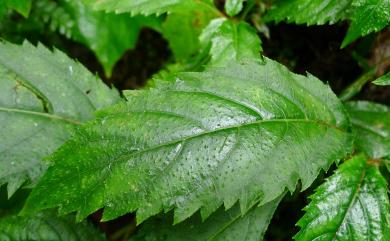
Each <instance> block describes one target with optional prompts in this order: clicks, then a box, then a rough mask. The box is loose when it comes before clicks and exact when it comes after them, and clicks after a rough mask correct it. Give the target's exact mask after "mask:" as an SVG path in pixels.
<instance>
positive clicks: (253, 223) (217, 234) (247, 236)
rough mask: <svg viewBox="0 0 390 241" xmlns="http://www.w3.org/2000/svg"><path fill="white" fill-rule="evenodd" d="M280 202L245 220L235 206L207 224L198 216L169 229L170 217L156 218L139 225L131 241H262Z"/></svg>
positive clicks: (255, 211)
mask: <svg viewBox="0 0 390 241" xmlns="http://www.w3.org/2000/svg"><path fill="white" fill-rule="evenodd" d="M280 200H281V198H277V199H276V200H274V201H271V202H269V203H267V204H265V205H263V206H261V207H259V206H255V207H253V208H251V209H250V210H249V211H248V213H246V214H245V215H244V216H242V215H241V212H240V207H239V206H238V205H235V206H234V207H233V208H231V209H230V210H228V211H225V210H224V209H223V208H222V207H221V208H219V209H218V210H217V211H216V212H215V213H214V214H213V215H211V216H210V217H209V218H208V219H207V220H206V221H203V220H202V218H201V217H200V215H197V214H196V215H194V216H193V217H191V218H190V219H188V220H186V221H184V222H182V223H180V224H177V225H174V226H172V225H171V223H172V217H171V216H167V215H165V216H162V217H155V218H153V219H151V220H149V221H146V222H145V223H144V224H142V226H141V228H140V230H139V231H138V233H137V234H136V235H135V236H134V237H133V238H131V239H130V241H145V240H148V241H153V240H154V241H157V240H159V241H183V240H189V241H205V240H207V241H218V240H220V241H261V240H263V235H264V233H265V231H266V230H267V227H268V224H269V222H270V220H271V218H272V215H273V213H274V211H275V209H276V207H277V206H278V204H279V202H280Z"/></svg>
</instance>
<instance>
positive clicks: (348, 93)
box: [339, 68, 376, 101]
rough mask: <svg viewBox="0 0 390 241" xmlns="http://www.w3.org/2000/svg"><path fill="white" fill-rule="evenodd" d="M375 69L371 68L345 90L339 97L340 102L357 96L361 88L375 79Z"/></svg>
mask: <svg viewBox="0 0 390 241" xmlns="http://www.w3.org/2000/svg"><path fill="white" fill-rule="evenodd" d="M375 72H376V68H372V69H371V70H369V71H368V72H366V73H364V74H363V75H361V76H360V77H359V78H358V79H357V80H355V81H354V82H353V83H352V84H350V85H349V86H348V87H347V88H345V89H344V90H343V91H342V92H341V94H340V95H339V98H340V100H342V101H347V100H350V99H351V98H352V97H354V96H355V95H356V94H358V93H359V92H360V91H361V90H362V88H363V86H364V85H365V84H366V83H367V82H369V81H370V80H372V79H373V78H374V77H375Z"/></svg>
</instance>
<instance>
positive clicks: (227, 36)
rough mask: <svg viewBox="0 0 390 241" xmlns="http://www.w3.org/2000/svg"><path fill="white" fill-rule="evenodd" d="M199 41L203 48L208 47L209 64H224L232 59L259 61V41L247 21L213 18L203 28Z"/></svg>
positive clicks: (244, 61) (237, 60)
mask: <svg viewBox="0 0 390 241" xmlns="http://www.w3.org/2000/svg"><path fill="white" fill-rule="evenodd" d="M200 41H201V43H202V46H203V48H204V49H209V54H210V56H211V60H210V62H209V65H211V66H224V65H226V63H229V62H233V61H234V62H237V63H240V64H245V63H246V62H251V61H257V62H260V51H261V50H262V49H261V41H260V39H259V38H258V36H257V35H256V30H254V29H253V28H252V27H251V26H250V25H248V24H247V23H243V22H239V23H236V22H233V21H230V20H228V19H225V18H218V19H215V20H213V21H211V23H210V24H209V25H208V26H207V27H206V28H205V29H204V31H203V33H202V35H201V36H200Z"/></svg>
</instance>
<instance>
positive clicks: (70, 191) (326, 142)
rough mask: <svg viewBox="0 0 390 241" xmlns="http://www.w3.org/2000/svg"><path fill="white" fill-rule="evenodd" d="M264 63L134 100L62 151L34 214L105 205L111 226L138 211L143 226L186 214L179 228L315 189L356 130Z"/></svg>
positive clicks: (312, 85)
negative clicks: (163, 215)
mask: <svg viewBox="0 0 390 241" xmlns="http://www.w3.org/2000/svg"><path fill="white" fill-rule="evenodd" d="M265 62H266V63H265V64H264V65H259V64H257V63H247V64H245V65H242V64H239V63H235V62H233V63H227V66H226V67H224V68H216V69H212V70H209V71H207V72H202V73H181V74H177V75H175V76H172V80H169V81H163V80H161V81H156V85H157V86H158V87H156V89H150V90H139V91H130V92H128V94H127V98H128V103H122V104H119V105H116V106H114V107H112V108H109V109H106V110H104V111H101V112H99V114H98V115H99V117H98V119H97V120H96V121H93V122H91V123H90V124H88V125H86V126H85V128H83V129H80V131H79V132H78V134H77V135H76V136H75V137H74V138H73V139H72V140H70V141H68V142H67V143H66V144H65V145H64V146H62V147H61V148H60V149H59V150H58V151H57V152H56V153H55V154H53V156H52V157H51V159H52V160H53V162H52V163H53V165H52V166H51V167H50V168H49V170H48V171H47V172H46V174H45V176H44V177H43V178H42V179H41V181H40V184H38V186H37V187H36V188H35V189H34V190H33V192H32V193H31V195H30V197H29V199H28V201H27V204H26V206H25V208H24V213H28V212H34V211H35V210H40V209H45V208H50V207H55V206H61V209H60V211H61V212H63V213H67V212H72V211H78V219H79V220H80V219H82V218H84V217H86V216H87V215H88V214H90V213H92V212H94V211H96V210H98V209H100V208H102V207H105V209H104V214H103V220H109V219H113V218H116V217H118V216H121V215H123V214H125V213H128V212H131V211H136V210H137V220H138V222H141V221H143V220H145V219H146V218H148V217H150V216H152V215H154V214H157V213H159V212H160V211H162V210H164V211H169V210H171V209H175V213H174V214H175V215H174V220H175V223H177V222H180V221H182V220H184V219H186V218H187V217H189V216H191V215H192V214H193V213H194V212H195V211H197V210H198V209H201V215H202V217H203V218H206V217H208V216H209V215H210V214H211V213H213V212H214V211H215V210H216V209H217V208H218V207H220V206H221V205H222V204H224V205H225V207H226V208H228V209H229V208H230V207H232V206H233V205H234V204H235V203H236V202H237V201H238V200H240V206H241V211H242V213H245V212H246V211H247V209H248V208H249V207H251V206H253V205H254V204H255V203H257V202H259V201H260V203H261V204H264V203H267V202H269V201H271V200H274V199H275V198H276V197H278V196H279V195H281V193H283V192H284V191H285V189H286V187H287V188H288V189H290V190H294V189H295V187H296V184H297V182H298V180H301V182H302V186H303V189H305V188H307V187H308V186H310V184H311V183H312V182H313V180H314V179H315V178H316V176H317V174H318V172H319V171H320V170H321V169H327V168H328V167H329V165H331V164H332V163H333V162H334V161H336V160H338V159H340V158H343V157H344V156H345V155H346V154H347V153H348V152H349V151H350V145H351V143H350V139H351V138H350V136H349V134H348V133H347V131H346V129H347V128H348V125H349V123H348V121H347V118H346V116H345V113H344V108H343V106H342V105H341V103H340V102H339V100H338V99H337V97H336V96H335V95H334V94H333V93H332V91H331V90H330V88H329V87H328V86H326V85H324V84H323V83H321V82H320V81H319V80H318V79H316V78H315V77H313V76H308V77H305V76H301V75H296V74H293V73H291V72H289V71H288V69H287V68H285V67H284V66H282V65H280V64H278V63H277V62H274V61H272V60H269V59H266V60H265Z"/></svg>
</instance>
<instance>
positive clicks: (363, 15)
mask: <svg viewBox="0 0 390 241" xmlns="http://www.w3.org/2000/svg"><path fill="white" fill-rule="evenodd" d="M353 5H354V8H355V10H354V12H353V14H352V17H351V22H352V23H351V26H350V27H349V29H348V32H347V36H345V38H344V40H343V43H342V44H341V47H342V48H344V47H345V46H347V45H348V44H350V43H352V42H353V41H355V40H356V39H358V38H359V37H361V36H366V35H368V34H370V33H373V32H378V31H380V30H382V29H383V28H384V27H386V26H387V25H389V23H390V1H389V0H354V1H353Z"/></svg>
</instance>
